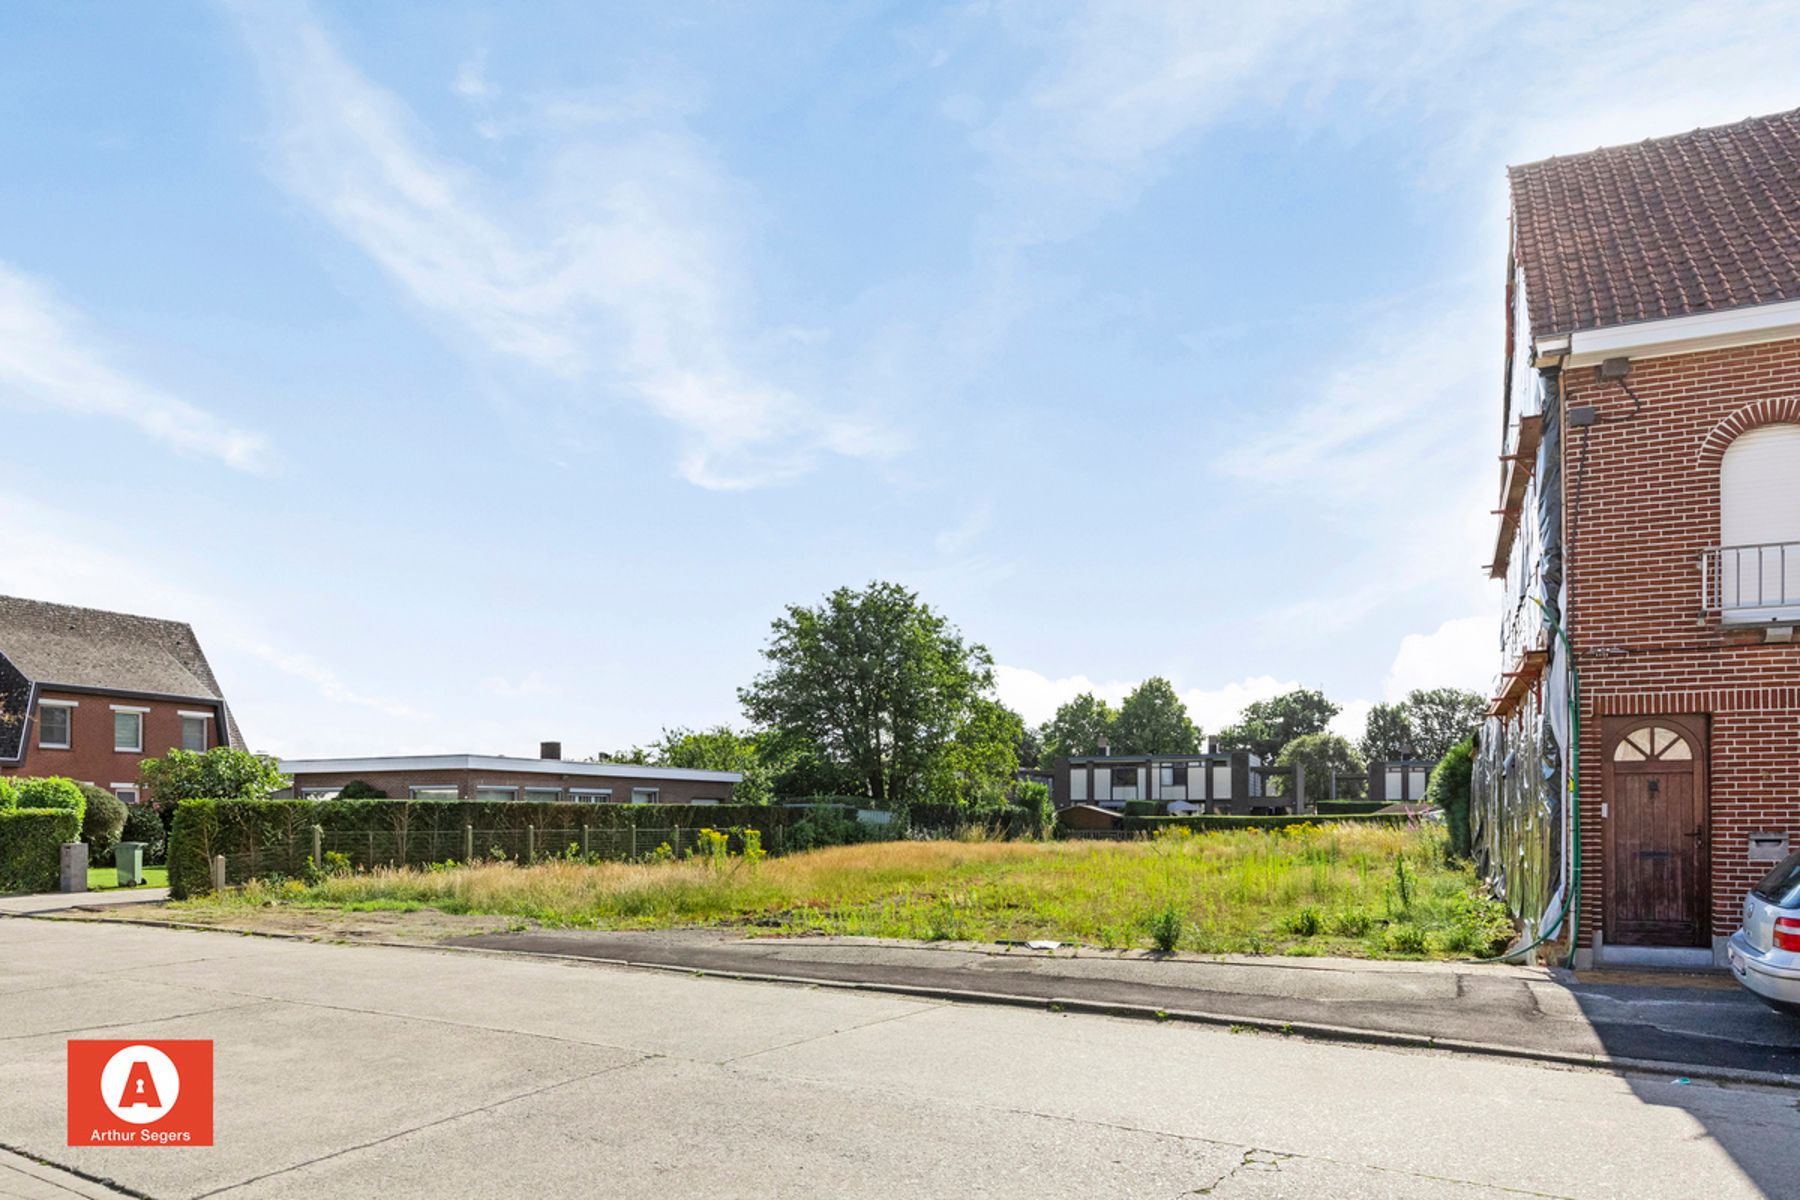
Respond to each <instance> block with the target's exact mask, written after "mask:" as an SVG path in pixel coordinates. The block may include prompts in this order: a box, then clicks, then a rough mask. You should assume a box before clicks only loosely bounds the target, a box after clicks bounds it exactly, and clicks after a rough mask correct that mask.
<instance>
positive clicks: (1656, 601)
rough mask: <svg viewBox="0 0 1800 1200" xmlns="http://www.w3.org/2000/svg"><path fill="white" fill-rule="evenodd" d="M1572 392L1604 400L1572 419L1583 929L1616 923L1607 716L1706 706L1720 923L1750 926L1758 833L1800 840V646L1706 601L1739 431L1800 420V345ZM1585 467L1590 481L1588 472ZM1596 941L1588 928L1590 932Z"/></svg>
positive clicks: (1566, 476)
mask: <svg viewBox="0 0 1800 1200" xmlns="http://www.w3.org/2000/svg"><path fill="white" fill-rule="evenodd" d="M1562 382H1563V402H1564V405H1565V412H1566V409H1567V408H1568V407H1571V406H1574V405H1580V404H1592V405H1595V406H1596V407H1598V408H1599V409H1600V412H1601V414H1602V417H1603V422H1602V423H1601V424H1599V425H1596V426H1594V427H1593V428H1592V430H1591V432H1589V433H1588V434H1587V438H1588V441H1589V447H1588V455H1587V463H1586V467H1585V470H1584V469H1583V467H1582V465H1581V461H1582V450H1581V444H1582V436H1583V433H1582V431H1581V430H1579V429H1571V428H1569V427H1568V423H1567V420H1566V418H1565V420H1564V422H1563V430H1564V434H1563V480H1564V505H1565V508H1564V515H1565V524H1564V530H1565V536H1566V542H1567V546H1568V573H1569V585H1570V598H1569V606H1568V608H1569V611H1568V614H1567V616H1568V630H1569V634H1570V637H1571V638H1572V640H1573V642H1574V645H1575V651H1576V662H1577V664H1578V666H1579V668H1580V671H1581V689H1582V699H1583V713H1582V739H1581V758H1582V781H1581V836H1582V845H1583V848H1584V851H1585V853H1584V868H1585V869H1584V872H1583V874H1584V882H1583V887H1582V892H1583V903H1582V929H1583V930H1584V931H1586V934H1587V935H1591V932H1592V931H1593V930H1595V929H1598V928H1600V924H1601V920H1602V908H1601V903H1602V897H1603V896H1604V895H1605V864H1604V862H1603V861H1602V855H1603V851H1602V846H1603V833H1604V830H1603V828H1602V825H1601V817H1600V804H1601V800H1602V797H1601V762H1602V753H1603V747H1602V744H1601V728H1600V726H1601V722H1600V719H1599V718H1600V717H1601V716H1602V715H1607V714H1626V713H1630V714H1644V715H1654V714H1675V715H1695V716H1699V717H1702V718H1704V720H1705V721H1706V722H1707V723H1708V724H1709V725H1710V742H1711V758H1710V763H1709V766H1710V776H1711V788H1710V792H1711V830H1710V846H1711V855H1712V925H1713V932H1714V933H1715V934H1717V935H1724V934H1728V933H1730V932H1731V930H1732V929H1733V928H1735V927H1736V922H1737V913H1738V909H1739V906H1740V904H1741V903H1742V899H1743V894H1744V892H1745V891H1746V890H1748V888H1749V887H1750V886H1751V885H1752V884H1753V883H1754V882H1755V881H1756V880H1757V879H1758V878H1759V877H1760V876H1761V875H1762V874H1763V873H1764V871H1765V870H1766V864H1765V865H1764V866H1761V867H1759V866H1758V865H1756V864H1753V863H1752V862H1750V860H1749V856H1748V844H1747V837H1748V835H1749V834H1750V833H1752V832H1781V831H1786V832H1787V833H1788V834H1789V836H1790V837H1791V838H1792V839H1793V841H1794V844H1795V845H1796V846H1797V847H1800V644H1790V645H1765V644H1762V642H1761V640H1760V639H1761V634H1760V631H1757V632H1750V631H1743V630H1731V629H1729V628H1721V626H1720V624H1719V620H1718V618H1717V616H1716V615H1715V616H1708V615H1705V614H1703V613H1702V611H1701V599H1700V572H1699V567H1698V563H1699V558H1700V553H1701V551H1702V550H1704V549H1706V548H1707V547H1710V546H1714V545H1717V544H1718V540H1719V463H1720V457H1721V455H1722V454H1723V453H1724V450H1725V447H1726V446H1728V445H1729V444H1730V441H1731V439H1732V438H1733V437H1735V436H1736V435H1737V434H1739V433H1741V432H1744V431H1745V430H1747V429H1751V428H1755V427H1757V426H1760V425H1764V424H1769V423H1771V422H1774V421H1790V422H1795V423H1800V342H1796V341H1787V342H1780V343H1772V344H1769V345H1763V346H1751V347H1742V348H1738V349H1732V350H1718V351H1711V352H1708V353H1704V354H1688V355H1680V356H1674V357H1669V358H1650V359H1638V360H1635V361H1633V363H1632V366H1631V374H1630V377H1629V380H1628V382H1629V383H1630V385H1631V388H1632V390H1633V391H1635V392H1636V393H1637V394H1638V396H1639V397H1640V398H1641V399H1642V400H1643V411H1642V413H1641V414H1640V415H1637V416H1633V415H1632V413H1633V404H1632V401H1631V399H1630V397H1628V396H1627V395H1626V394H1625V392H1624V391H1623V389H1621V388H1620V387H1619V386H1618V385H1617V384H1615V383H1606V382H1602V381H1600V380H1599V379H1598V378H1597V375H1596V372H1595V370H1594V369H1592V368H1578V369H1574V370H1570V371H1565V372H1564V374H1563V381H1562ZM1578 480H1579V482H1578ZM1583 940H1584V942H1587V941H1588V936H1584V939H1583Z"/></svg>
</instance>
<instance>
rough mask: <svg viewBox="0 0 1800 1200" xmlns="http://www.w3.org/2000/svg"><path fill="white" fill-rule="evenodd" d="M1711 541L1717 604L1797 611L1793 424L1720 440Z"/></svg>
mask: <svg viewBox="0 0 1800 1200" xmlns="http://www.w3.org/2000/svg"><path fill="white" fill-rule="evenodd" d="M1719 545H1720V547H1721V549H1720V551H1719V561H1718V564H1717V566H1716V567H1715V568H1714V570H1715V571H1716V572H1717V581H1716V588H1717V594H1718V604H1719V606H1720V607H1721V608H1722V609H1723V610H1724V611H1726V612H1727V613H1730V612H1733V611H1734V610H1735V611H1738V612H1739V614H1740V616H1748V617H1751V618H1753V619H1764V620H1766V619H1769V618H1771V617H1784V616H1788V615H1800V425H1793V424H1787V425H1764V426H1763V427H1762V428H1760V429H1752V430H1751V431H1750V432H1748V433H1746V434H1744V435H1742V436H1741V437H1739V438H1738V439H1737V440H1735V441H1734V442H1732V443H1731V445H1729V446H1727V447H1726V448H1725V457H1724V460H1723V461H1722V462H1721V463H1720V464H1719ZM1788 610H1793V611H1792V613H1790V611H1788Z"/></svg>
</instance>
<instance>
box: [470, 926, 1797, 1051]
mask: <svg viewBox="0 0 1800 1200" xmlns="http://www.w3.org/2000/svg"><path fill="white" fill-rule="evenodd" d="M446 944H448V945H452V946H462V947H468V948H472V949H482V950H489V951H505V952H508V953H515V954H531V955H556V956H565V957H573V958H585V959H594V960H599V961H607V962H615V963H625V964H631V965H636V966H653V967H664V968H677V969H685V970H692V971H700V972H706V973H708V974H719V975H730V976H744V977H748V978H759V977H760V978H776V979H782V980H788V981H795V982H813V983H829V984H838V985H852V986H860V987H870V988H876V989H880V990H887V991H901V992H911V993H928V994H939V995H947V996H952V997H953V998H956V999H961V1000H976V1001H979V1000H987V1001H994V1002H1012V1003H1030V1004H1034V1005H1035V1004H1052V1003H1060V1004H1061V1005H1063V1006H1064V1007H1066V1008H1082V1009H1098V1010H1101V1011H1118V1012H1121V1013H1125V1014H1128V1015H1133V1014H1135V1015H1143V1016H1154V1015H1156V1014H1157V1013H1159V1012H1160V1013H1163V1014H1166V1015H1170V1016H1179V1017H1183V1018H1186V1019H1198V1020H1208V1021H1214V1022H1218V1023H1234V1024H1235V1023H1241V1024H1244V1025H1248V1026H1252V1027H1256V1028H1264V1029H1276V1030H1282V1031H1289V1030H1291V1031H1292V1032H1295V1033H1301V1034H1307V1035H1311V1036H1320V1037H1338V1038H1346V1039H1350V1040H1366V1041H1385V1042H1392V1043H1398V1044H1402V1045H1433V1046H1439V1047H1443V1048H1448V1049H1467V1050H1478V1051H1481V1052H1484V1053H1501V1054H1516V1055H1519V1056H1521V1057H1531V1058H1541V1059H1549V1060H1552V1061H1559V1062H1570V1063H1594V1064H1611V1065H1619V1066H1630V1067H1647V1066H1653V1067H1655V1068H1657V1069H1662V1068H1665V1067H1666V1069H1668V1070H1669V1071H1671V1072H1673V1073H1676V1074H1682V1073H1687V1074H1709V1075H1724V1076H1730V1075H1743V1074H1745V1073H1751V1072H1756V1073H1770V1074H1775V1075H1781V1076H1788V1077H1790V1081H1791V1082H1795V1083H1800V1021H1796V1020H1792V1019H1790V1018H1787V1017H1784V1016H1782V1015H1781V1014H1779V1013H1776V1012H1773V1011H1771V1010H1769V1009H1768V1008H1766V1007H1765V1006H1764V1005H1762V1004H1761V1003H1760V1002H1759V1001H1757V1000H1756V999H1755V998H1754V997H1752V996H1750V995H1749V994H1748V993H1745V992H1744V991H1742V990H1741V989H1739V988H1738V987H1737V986H1736V985H1735V984H1733V983H1732V981H1731V979H1730V977H1729V976H1723V975H1714V974H1706V975H1669V976H1650V975H1646V973H1643V972H1637V973H1632V974H1629V975H1617V976H1613V975H1608V974H1606V973H1603V972H1597V973H1582V974H1581V975H1580V976H1576V975H1573V974H1571V973H1569V972H1565V971H1561V970H1549V969H1544V968H1535V967H1515V966H1500V965H1483V964H1475V963H1415V962H1370V961H1364V960H1357V959H1326V958H1275V959H1270V958H1243V957H1219V958H1200V957H1190V956H1179V957H1172V958H1165V957H1159V956H1157V955H1154V954H1150V953H1147V952H1141V951H1140V952H1125V953H1113V952H1106V951H1097V950H1085V949H1083V950H1076V949H1058V950H1053V951H1046V950H1031V949H1027V948H1024V947H994V946H978V945H967V944H962V945H944V946H936V945H933V946H920V945H918V944H917V943H905V942H884V941H878V940H874V939H858V938H751V939H745V938H741V937H738V936H736V935H735V934H731V933H723V932H717V931H708V930H696V931H678V932H658V933H614V932H588V931H567V932H548V931H533V932H522V933H493V934H482V935H477V936H472V937H462V938H455V939H452V940H451V941H450V942H448V943H446Z"/></svg>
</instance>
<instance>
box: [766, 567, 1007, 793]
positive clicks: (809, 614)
mask: <svg viewBox="0 0 1800 1200" xmlns="http://www.w3.org/2000/svg"><path fill="white" fill-rule="evenodd" d="M763 658H764V661H765V663H766V664H767V665H766V666H765V668H764V670H763V671H762V673H761V674H759V675H757V677H756V678H755V679H754V680H753V681H752V682H751V684H750V685H749V686H748V687H746V688H743V689H741V690H740V691H739V692H738V698H739V700H740V701H741V702H742V703H743V706H744V712H745V713H746V714H747V715H748V716H749V718H750V719H751V720H752V721H753V722H755V723H757V724H758V725H763V726H767V727H768V728H770V729H772V730H776V731H779V732H780V733H782V734H785V735H789V736H795V737H800V738H804V739H805V740H806V741H808V742H810V743H811V744H812V745H814V746H816V747H818V749H819V751H820V753H822V754H823V755H824V756H825V757H826V758H827V759H829V760H831V761H833V762H835V763H838V764H840V765H841V766H843V767H844V768H845V770H846V771H847V772H850V773H852V774H854V776H855V777H856V778H857V779H858V780H859V781H860V783H861V785H862V787H863V788H864V789H865V790H866V792H867V794H868V796H869V797H870V798H871V799H873V800H874V801H875V802H876V803H877V804H884V805H896V804H903V803H905V802H906V801H908V800H911V799H913V798H915V797H917V796H919V795H920V794H921V793H922V789H923V785H924V784H925V783H926V782H927V781H928V780H929V779H930V777H931V774H932V771H933V769H934V767H935V766H936V765H937V760H938V757H939V755H941V754H942V753H943V752H944V749H945V747H947V746H948V745H949V744H950V742H951V740H952V739H953V738H954V737H955V736H956V734H957V731H958V730H960V729H961V728H962V727H963V724H964V722H966V721H967V720H968V719H969V716H970V714H971V710H972V708H973V706H974V704H975V701H976V700H978V699H980V698H982V697H983V695H984V694H985V693H986V692H987V691H988V690H989V689H990V688H992V687H993V683H994V661H993V656H992V655H990V654H989V653H988V651H987V648H986V647H985V646H981V645H979V644H974V643H966V642H964V641H963V639H962V635H961V633H960V632H959V631H958V630H957V629H956V627H955V626H953V625H951V624H950V623H949V622H948V621H947V620H945V619H944V618H943V617H942V616H940V615H939V614H937V613H936V612H934V611H933V610H932V609H931V608H930V606H928V605H926V604H924V603H923V602H922V601H920V599H919V598H918V596H917V595H916V594H914V593H913V592H911V591H908V590H907V589H906V588H904V587H901V586H900V585H899V584H896V583H871V584H870V585H869V586H868V587H867V588H864V589H862V590H860V591H858V590H856V589H854V588H839V589H838V590H837V591H835V592H833V593H831V595H829V596H827V597H826V598H825V601H824V603H822V604H820V605H818V606H817V607H811V608H809V607H807V606H805V605H798V604H795V605H790V606H788V610H787V613H786V615H784V616H781V617H778V618H776V620H775V621H774V622H773V624H772V625H771V636H770V638H769V643H768V645H767V646H765V647H764V648H763Z"/></svg>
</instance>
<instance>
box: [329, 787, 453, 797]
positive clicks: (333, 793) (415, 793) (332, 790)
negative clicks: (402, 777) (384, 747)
mask: <svg viewBox="0 0 1800 1200" xmlns="http://www.w3.org/2000/svg"><path fill="white" fill-rule="evenodd" d="M343 790H344V789H342V788H334V787H303V788H301V789H300V798H301V799H302V800H336V799H337V794H338V793H339V792H341V791H343ZM419 791H420V789H418V788H414V789H413V799H415V800H418V799H422V797H421V796H420V795H419ZM435 798H436V797H433V799H435ZM455 798H456V797H454V796H451V797H450V799H452V800H454V799H455Z"/></svg>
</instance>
